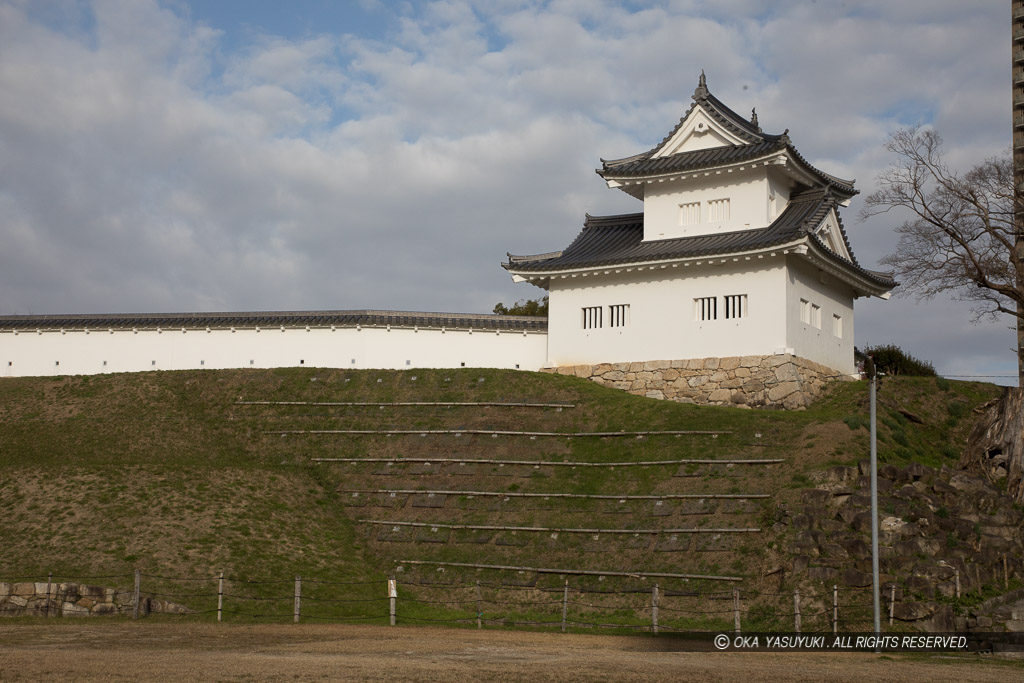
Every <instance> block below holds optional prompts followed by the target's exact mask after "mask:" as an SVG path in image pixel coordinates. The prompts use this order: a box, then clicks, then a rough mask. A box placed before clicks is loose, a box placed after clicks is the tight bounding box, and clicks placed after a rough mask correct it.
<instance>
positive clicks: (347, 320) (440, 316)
mask: <svg viewBox="0 0 1024 683" xmlns="http://www.w3.org/2000/svg"><path fill="white" fill-rule="evenodd" d="M332 325H334V326H337V327H355V326H356V325H362V326H366V327H371V326H375V327H384V326H387V325H393V326H395V327H424V328H440V327H446V328H451V329H467V328H472V329H475V330H476V329H479V330H509V331H537V332H543V331H545V330H547V327H548V321H547V318H537V317H529V316H516V315H487V314H483V313H481V314H474V313H418V312H408V311H370V310H367V311H275V312H254V313H140V314H110V315H108V314H89V315H7V316H0V330H8V331H10V330H19V331H20V330H37V329H40V330H57V329H64V330H74V329H91V330H106V329H156V328H158V327H159V328H162V329H168V330H173V329H182V328H185V329H205V328H207V327H209V328H211V329H215V328H229V327H237V328H252V327H263V328H273V327H282V326H283V327H286V328H287V327H306V326H308V327H330V326H332Z"/></svg>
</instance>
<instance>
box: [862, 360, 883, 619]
mask: <svg viewBox="0 0 1024 683" xmlns="http://www.w3.org/2000/svg"><path fill="white" fill-rule="evenodd" d="M864 371H865V373H866V374H867V376H868V386H869V387H870V390H869V391H870V395H871V592H872V594H873V597H874V603H875V604H874V618H875V635H876V636H878V635H881V632H882V621H881V600H880V596H879V585H878V442H877V439H876V437H877V435H878V422H877V420H876V410H875V392H876V386H877V384H878V371H877V370H876V368H875V359H874V358H872V357H871V356H868V357H867V360H865V361H864Z"/></svg>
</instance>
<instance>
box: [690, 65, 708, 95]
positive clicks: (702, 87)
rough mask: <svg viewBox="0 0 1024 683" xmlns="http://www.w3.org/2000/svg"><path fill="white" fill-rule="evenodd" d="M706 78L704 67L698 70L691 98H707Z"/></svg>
mask: <svg viewBox="0 0 1024 683" xmlns="http://www.w3.org/2000/svg"><path fill="white" fill-rule="evenodd" d="M708 95H709V93H708V79H707V77H706V76H705V75H704V69H701V70H700V80H699V81H697V89H696V90H694V91H693V99H695V100H706V99H707V98H708Z"/></svg>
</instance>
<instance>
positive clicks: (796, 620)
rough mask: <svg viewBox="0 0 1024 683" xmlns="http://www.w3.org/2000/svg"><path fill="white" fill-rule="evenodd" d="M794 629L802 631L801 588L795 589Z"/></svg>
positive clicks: (798, 631)
mask: <svg viewBox="0 0 1024 683" xmlns="http://www.w3.org/2000/svg"><path fill="white" fill-rule="evenodd" d="M793 631H794V632H795V633H800V589H799V588H797V589H794V590H793Z"/></svg>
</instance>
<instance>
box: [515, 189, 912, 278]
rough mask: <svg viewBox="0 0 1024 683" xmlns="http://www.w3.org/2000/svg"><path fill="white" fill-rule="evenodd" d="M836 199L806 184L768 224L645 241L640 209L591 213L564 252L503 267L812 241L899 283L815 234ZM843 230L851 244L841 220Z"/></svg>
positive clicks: (587, 263)
mask: <svg viewBox="0 0 1024 683" xmlns="http://www.w3.org/2000/svg"><path fill="white" fill-rule="evenodd" d="M837 204H838V199H837V198H836V197H835V196H834V195H833V194H832V193H831V191H830V190H829V189H828V188H825V189H818V190H808V191H805V192H802V193H799V194H795V195H793V196H792V197H791V198H790V202H789V205H788V206H787V207H786V210H785V211H783V212H782V214H781V215H780V216H779V217H778V218H777V219H776V220H775V221H774V222H773V223H772V224H771V225H769V226H768V227H766V228H759V229H754V230H737V231H733V232H726V233H717V234H710V235H695V236H693V237H679V238H675V239H665V240H653V241H647V242H645V241H644V215H643V214H642V213H634V214H624V215H618V216H590V215H588V216H587V218H586V221H585V223H584V225H583V230H582V231H581V232H580V233H579V235H577V236H576V239H575V240H573V242H572V244H570V245H569V246H568V247H566V248H565V249H564V250H562V251H561V252H553V253H550V254H538V255H536V256H513V255H511V254H509V260H508V263H503V264H502V267H503V268H505V269H506V270H508V271H509V272H511V273H514V274H517V275H523V276H534V275H540V276H543V275H546V274H555V273H560V272H566V271H576V270H585V269H591V268H604V267H610V266H620V265H630V264H641V263H650V262H663V261H673V260H685V259H692V258H696V257H705V256H708V257H710V256H728V255H733V254H737V253H744V252H751V251H758V250H765V249H771V248H773V247H786V246H793V247H796V246H798V245H799V244H807V243H808V242H813V244H815V245H816V246H817V247H818V248H819V250H821V251H822V253H824V254H825V255H826V258H828V259H829V260H831V261H834V262H835V263H836V264H837V265H839V266H840V267H842V268H846V269H848V270H850V271H851V272H853V273H856V274H858V275H859V276H861V277H864V278H866V279H867V280H869V281H870V282H871V283H872V284H873V285H874V286H875V287H878V288H884V289H891V288H892V287H894V286H895V284H896V283H895V282H894V281H893V280H892V278H891V277H890V276H889V275H887V274H884V273H877V272H874V271H869V270H866V269H864V268H861V267H860V265H858V264H857V262H856V261H855V260H847V259H846V258H843V257H842V256H840V255H838V254H836V253H835V252H833V251H832V250H830V249H829V248H828V247H827V246H826V245H825V243H824V242H822V241H821V240H820V239H819V238H818V237H817V236H816V235H815V234H814V231H815V230H816V229H817V228H818V227H819V226H820V225H821V224H822V222H823V221H824V220H825V218H826V217H827V216H828V215H829V213H830V212H831V211H833V210H834V209H835V208H836V206H837ZM837 218H838V214H837ZM839 230H840V232H841V234H842V235H843V240H844V242H846V245H847V247H849V241H848V240H847V237H846V232H845V230H844V229H843V227H842V223H841V222H840V223H839ZM851 253H852V252H851Z"/></svg>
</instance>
